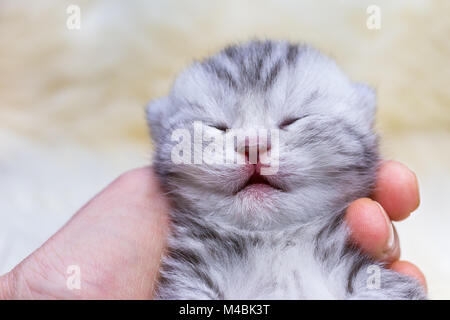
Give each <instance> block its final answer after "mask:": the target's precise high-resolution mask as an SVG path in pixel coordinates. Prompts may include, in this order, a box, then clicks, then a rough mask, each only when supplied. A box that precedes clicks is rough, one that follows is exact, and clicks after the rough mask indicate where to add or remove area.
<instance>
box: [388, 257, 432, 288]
mask: <svg viewBox="0 0 450 320" xmlns="http://www.w3.org/2000/svg"><path fill="white" fill-rule="evenodd" d="M390 268H391V269H392V270H394V271H397V272H398V273H402V274H405V275H407V276H410V277H413V278H415V279H417V280H418V281H419V282H420V283H421V284H422V285H423V287H424V288H425V290H428V286H427V281H426V279H425V276H424V275H423V273H422V271H420V270H419V268H417V267H416V266H415V265H414V264H412V263H410V262H408V261H395V262H393V263H392V264H391V265H390Z"/></svg>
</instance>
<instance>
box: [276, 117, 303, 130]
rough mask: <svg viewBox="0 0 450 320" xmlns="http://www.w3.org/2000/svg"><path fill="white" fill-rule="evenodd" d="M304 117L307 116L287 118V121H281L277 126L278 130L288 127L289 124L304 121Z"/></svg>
mask: <svg viewBox="0 0 450 320" xmlns="http://www.w3.org/2000/svg"><path fill="white" fill-rule="evenodd" d="M306 117H307V116H302V117H296V118H287V119H285V120H283V121H282V122H281V123H280V124H279V128H280V129H284V128H286V127H288V126H290V125H291V124H293V123H295V122H297V121H298V120H300V119H304V118H306Z"/></svg>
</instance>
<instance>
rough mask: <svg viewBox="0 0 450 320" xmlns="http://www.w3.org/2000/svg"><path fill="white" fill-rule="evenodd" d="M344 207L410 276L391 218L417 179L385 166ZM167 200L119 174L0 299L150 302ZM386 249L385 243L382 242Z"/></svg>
mask: <svg viewBox="0 0 450 320" xmlns="http://www.w3.org/2000/svg"><path fill="white" fill-rule="evenodd" d="M373 198H374V199H375V200H376V201H378V202H379V203H381V204H382V205H383V207H384V208H385V209H386V212H388V214H384V212H383V211H382V210H381V209H380V207H379V206H378V205H377V204H376V202H374V201H372V200H370V199H359V200H356V201H355V202H354V203H352V204H351V205H350V207H349V208H348V210H347V214H346V221H347V224H348V225H349V227H350V229H351V230H352V235H353V239H354V240H355V241H356V242H357V243H358V244H359V245H360V247H361V248H362V249H363V250H364V251H365V252H367V253H368V254H371V255H372V256H373V257H374V258H377V259H383V260H385V261H390V262H392V264H391V268H392V269H394V270H396V271H398V272H402V273H405V274H408V275H410V276H413V277H416V278H417V279H419V280H420V281H422V282H423V283H424V285H425V279H424V277H423V275H422V273H421V272H420V271H419V270H418V269H417V268H416V267H415V266H414V265H413V264H411V263H408V262H404V261H396V260H398V257H399V255H400V249H399V244H398V238H397V236H396V233H395V231H393V232H394V240H393V241H392V240H389V241H388V239H389V234H390V231H389V230H390V229H389V228H390V220H389V219H392V220H395V221H398V220H402V219H404V218H406V217H407V216H408V215H409V213H410V212H411V211H413V210H414V209H415V208H416V207H417V206H418V203H419V195H418V188H417V180H416V178H415V175H414V174H413V173H411V172H410V171H409V170H408V169H407V168H406V167H404V166H403V165H401V164H399V163H396V162H386V163H384V164H383V166H382V167H381V169H380V172H379V179H378V186H377V191H376V192H375V194H374V197H373ZM168 212H169V206H168V202H167V199H166V198H165V197H164V196H163V194H162V192H161V190H160V188H159V184H158V182H157V179H156V177H155V176H154V173H153V171H152V169H151V168H150V167H147V168H141V169H135V170H132V171H130V172H127V173H125V174H124V175H122V176H121V177H119V178H118V179H116V180H115V181H114V182H113V183H112V184H111V185H109V186H108V187H107V188H106V189H104V190H103V191H102V192H101V193H100V194H98V195H97V196H96V197H95V198H94V199H92V200H91V201H90V202H89V203H87V204H86V205H85V206H84V207H83V208H81V209H80V210H79V211H78V213H77V214H76V215H74V217H72V219H71V220H70V221H69V222H68V223H67V224H66V225H65V226H64V227H63V228H62V229H61V230H59V231H58V232H57V233H56V234H55V235H54V236H52V237H51V238H50V239H49V240H47V242H45V243H44V244H43V245H42V246H41V247H40V248H39V249H37V250H36V251H35V252H33V253H32V254H31V255H30V256H28V257H27V258H26V259H25V260H24V261H22V262H21V263H20V264H19V265H17V266H16V267H15V268H14V269H13V270H12V271H11V272H9V273H8V274H6V275H4V276H2V277H0V298H2V299H150V298H152V297H153V292H154V288H155V283H156V281H155V280H156V277H157V275H158V269H159V265H160V258H161V256H162V254H163V251H164V248H165V245H166V238H167V233H168ZM388 244H389V245H388ZM70 265H76V266H78V267H79V270H80V276H81V288H80V289H72V290H71V289H69V288H68V286H67V279H68V277H69V275H68V274H67V268H68V267H69V266H70Z"/></svg>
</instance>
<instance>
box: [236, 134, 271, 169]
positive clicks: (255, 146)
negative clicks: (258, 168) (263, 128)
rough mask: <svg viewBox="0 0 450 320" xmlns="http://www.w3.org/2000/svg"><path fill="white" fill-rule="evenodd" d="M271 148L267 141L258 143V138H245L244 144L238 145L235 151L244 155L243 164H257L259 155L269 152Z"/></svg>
mask: <svg viewBox="0 0 450 320" xmlns="http://www.w3.org/2000/svg"><path fill="white" fill-rule="evenodd" d="M270 148H271V145H270V142H269V141H260V139H259V138H258V137H252V138H251V139H250V138H248V137H246V138H245V143H244V144H241V145H240V146H239V145H238V146H237V147H236V148H235V150H236V152H239V153H241V154H243V155H245V162H246V163H251V164H259V163H260V162H261V161H260V155H261V154H263V153H267V152H269V150H270Z"/></svg>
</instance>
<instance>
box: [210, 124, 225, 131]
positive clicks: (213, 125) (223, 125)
mask: <svg viewBox="0 0 450 320" xmlns="http://www.w3.org/2000/svg"><path fill="white" fill-rule="evenodd" d="M210 127H212V128H216V129H217V130H220V131H223V132H225V131H227V130H228V129H229V128H228V127H227V125H226V124H223V123H218V124H211V125H210Z"/></svg>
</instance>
